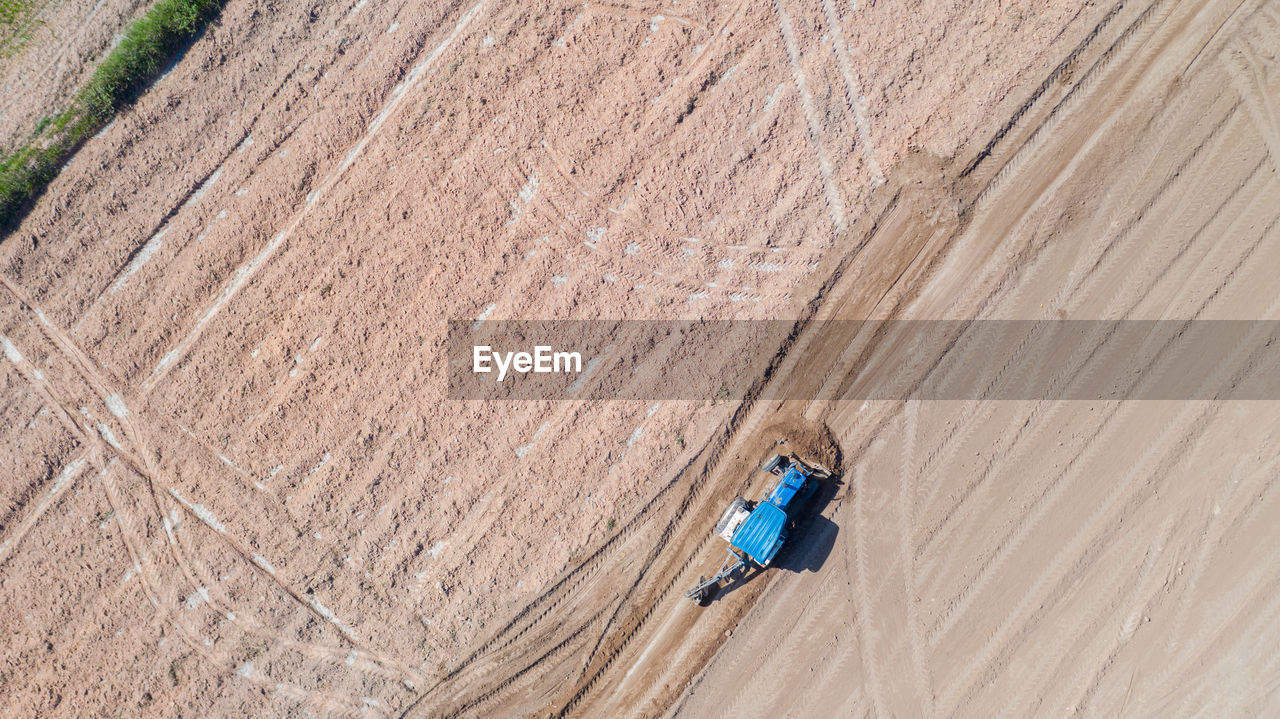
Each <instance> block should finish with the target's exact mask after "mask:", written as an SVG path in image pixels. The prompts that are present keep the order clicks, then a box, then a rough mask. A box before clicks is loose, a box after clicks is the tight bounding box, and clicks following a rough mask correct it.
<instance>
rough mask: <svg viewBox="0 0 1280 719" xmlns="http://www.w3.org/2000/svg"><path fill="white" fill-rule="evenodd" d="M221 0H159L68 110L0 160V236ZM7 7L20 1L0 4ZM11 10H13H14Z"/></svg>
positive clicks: (4, 0)
mask: <svg viewBox="0 0 1280 719" xmlns="http://www.w3.org/2000/svg"><path fill="white" fill-rule="evenodd" d="M224 2H225V0H159V1H158V2H157V3H156V4H155V5H154V6H153V7H152V8H151V9H150V10H149V11H147V13H146V14H145V15H143V16H142V17H140V18H138V19H137V20H135V21H134V22H133V24H131V25H130V26H129V27H128V28H127V29H126V30H125V32H124V37H123V38H122V39H121V41H120V44H119V45H117V46H116V48H115V49H114V50H112V51H111V53H110V54H109V55H107V58H106V59H105V60H103V62H102V64H101V65H100V66H99V67H98V69H97V70H96V71H95V72H94V73H93V76H92V77H91V78H89V81H88V82H87V83H85V85H84V87H82V88H80V90H79V91H78V92H77V93H76V94H75V97H74V98H72V100H71V106H70V107H69V108H67V109H66V110H64V111H63V112H61V113H58V114H57V115H54V116H52V117H48V118H45V119H43V120H41V121H40V124H39V125H38V126H37V128H36V131H35V132H34V133H33V135H32V138H31V141H30V142H29V143H27V144H26V145H24V146H22V147H19V148H17V149H16V150H14V151H13V152H10V153H9V154H7V155H4V156H0V232H3V231H7V230H10V229H12V228H13V227H14V226H15V225H17V223H18V220H19V219H20V218H21V216H22V215H23V214H24V213H25V212H26V210H27V209H28V208H29V207H30V205H31V203H32V202H33V201H34V200H35V199H36V198H37V197H39V196H40V193H42V192H44V188H45V187H46V186H47V185H48V184H49V182H50V181H51V180H53V178H54V177H55V176H56V175H57V174H58V170H59V169H60V168H61V167H62V164H63V163H64V162H66V160H67V158H69V157H70V156H71V154H72V153H74V152H75V151H76V149H77V148H79V147H80V145H81V144H82V143H83V142H84V141H85V140H87V139H88V138H90V137H91V136H93V134H94V133H96V132H98V130H101V129H102V128H103V126H105V125H106V124H107V123H108V122H110V121H111V118H113V117H114V116H115V114H116V112H117V111H118V110H119V109H120V108H122V107H124V106H125V105H126V104H128V103H130V102H132V101H133V100H135V99H137V97H138V95H139V94H140V93H141V92H142V90H143V89H145V88H146V86H147V85H148V84H149V83H150V82H151V81H152V80H154V79H155V78H156V77H157V76H158V75H159V74H160V72H161V71H162V70H163V69H164V67H165V65H166V64H167V63H169V62H170V61H172V60H173V58H174V57H175V56H176V55H177V54H178V53H179V52H180V51H181V50H182V49H183V48H184V47H185V46H186V44H187V43H188V42H190V41H191V40H192V39H193V38H194V37H195V36H196V35H197V34H198V33H199V32H200V30H201V29H202V28H203V27H204V25H205V23H207V22H208V21H209V20H210V19H211V18H213V16H214V15H216V14H217V13H218V10H219V9H221V7H222V4H223V3H224ZM0 3H4V4H3V5H0V7H3V8H4V10H0V17H6V16H7V15H4V13H8V12H9V9H8V8H9V6H10V5H14V6H20V5H23V0H0ZM15 12H16V11H15Z"/></svg>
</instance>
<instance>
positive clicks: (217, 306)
mask: <svg viewBox="0 0 1280 719" xmlns="http://www.w3.org/2000/svg"><path fill="white" fill-rule="evenodd" d="M484 2H485V0H481V1H480V2H479V3H477V4H475V5H473V6H471V8H470V9H469V10H467V11H466V12H464V13H463V14H462V16H461V17H460V18H459V20H458V22H457V24H456V25H454V27H453V29H452V30H451V31H450V32H449V34H448V35H446V36H445V38H444V40H443V41H442V42H441V43H440V44H439V45H437V46H436V47H435V48H434V49H433V50H431V51H430V52H429V53H427V55H426V57H424V58H422V59H421V60H419V61H418V62H417V64H415V65H414V66H413V67H412V68H411V69H410V70H409V72H408V74H407V75H406V77H405V79H404V80H403V81H402V82H401V83H400V84H399V85H397V86H396V87H395V88H394V89H393V90H392V91H391V93H390V96H389V98H388V99H387V102H386V103H385V104H384V105H383V107H382V109H381V110H380V111H379V112H378V113H377V114H376V115H375V116H374V117H373V119H372V120H370V122H369V124H368V125H367V126H366V128H365V131H364V133H363V134H362V135H361V136H360V139H359V140H358V141H357V142H356V144H355V146H353V147H352V148H351V150H350V151H348V152H347V154H346V156H345V157H344V158H343V159H342V162H340V163H339V164H338V166H337V167H336V168H335V169H334V170H332V171H331V172H330V173H329V174H328V175H327V176H326V177H325V178H324V179H323V180H321V181H320V183H319V184H318V185H317V186H316V188H315V189H314V190H313V191H312V192H311V194H310V195H309V196H308V198H307V200H306V201H305V202H304V203H303V206H302V207H301V208H300V209H299V210H298V211H297V212H295V213H294V215H293V218H292V219H291V220H290V221H289V223H288V224H287V225H285V228H284V229H283V230H281V231H280V232H279V233H277V234H276V236H275V237H273V238H272V239H271V241H270V242H268V243H267V244H266V245H265V246H264V247H263V248H262V250H260V251H259V252H258V254H257V255H255V256H254V257H253V258H252V259H251V260H249V261H248V262H246V263H245V264H243V265H241V266H240V267H239V268H238V269H237V270H236V272H235V274H233V275H232V277H231V280H230V281H228V282H227V284H226V285H224V286H223V289H222V291H221V292H220V293H219V294H218V295H217V296H216V297H215V298H214V301H213V302H212V303H211V304H210V305H209V306H208V307H207V308H206V309H205V311H204V312H203V313H202V314H201V315H200V316H199V317H198V318H197V320H196V322H195V324H194V325H193V326H192V327H191V329H190V331H189V332H188V333H187V335H186V336H185V337H184V338H183V339H182V340H181V341H180V342H179V343H178V344H177V345H176V346H174V347H173V348H172V349H170V350H169V351H168V352H166V353H165V354H164V355H163V356H162V357H161V358H160V361H159V362H158V363H157V364H156V366H155V368H154V369H152V371H151V374H150V376H149V377H147V379H145V380H143V382H142V386H141V391H142V393H143V394H144V395H145V394H147V393H149V392H150V391H151V390H152V389H154V388H155V387H156V385H157V384H158V383H159V382H160V381H161V380H163V379H164V377H165V375H166V374H168V372H169V370H170V369H171V368H172V367H173V366H174V365H175V364H177V363H178V362H180V361H181V360H182V359H183V358H184V357H186V355H187V353H188V352H189V351H190V349H191V346H192V345H193V344H194V343H195V342H196V341H197V340H199V339H200V336H201V334H202V333H203V332H204V328H205V326H206V325H208V324H209V321H210V320H212V319H213V318H214V316H215V315H217V314H218V312H219V311H220V310H221V309H222V308H223V306H225V305H226V304H227V302H229V301H230V300H231V299H232V298H233V297H234V296H235V295H236V294H237V293H238V292H239V291H240V289H241V288H243V287H244V286H245V284H247V283H248V282H249V281H250V280H251V279H252V278H253V276H254V274H256V273H257V271H258V268H259V267H260V266H261V265H262V264H263V263H265V262H267V261H269V260H270V259H271V257H272V256H273V255H274V254H275V252H276V250H277V249H279V248H280V246H281V245H282V244H283V243H284V241H285V240H286V239H288V238H289V237H290V236H291V235H292V234H293V233H294V231H296V230H297V229H298V227H300V226H301V225H302V222H303V221H304V220H305V219H306V218H307V216H308V215H309V214H310V212H311V210H312V208H314V207H315V206H316V205H317V204H318V203H319V202H320V201H321V200H322V199H324V197H325V195H327V194H328V193H329V191H330V190H332V189H333V187H334V186H335V185H336V184H337V183H338V182H339V181H340V180H341V179H342V177H343V176H344V175H345V174H346V171H347V169H348V168H349V167H351V164H352V163H354V162H355V161H356V159H357V158H359V157H360V155H361V154H362V153H363V152H364V149H365V147H366V146H367V145H368V144H369V141H370V140H371V139H373V138H374V137H375V136H377V135H378V133H379V131H380V130H381V129H382V125H383V123H384V122H385V121H386V119H387V118H388V117H389V116H391V115H392V114H393V113H394V112H395V111H396V110H397V109H399V107H400V104H401V103H402V102H403V100H404V98H405V96H406V95H408V94H409V91H411V90H413V89H415V88H416V87H417V85H418V83H419V81H420V80H421V79H422V76H423V74H424V73H425V72H426V70H427V69H428V68H429V67H430V66H431V65H433V64H434V63H435V61H436V60H437V59H439V58H440V56H441V55H443V54H444V53H445V51H447V50H448V49H449V47H450V46H451V45H452V44H453V42H454V41H455V40H456V39H457V37H458V36H459V35H461V34H462V32H463V30H465V29H466V27H467V26H468V25H469V24H470V22H471V20H472V19H474V18H475V17H476V15H477V14H479V13H480V11H481V10H482V9H483V7H484Z"/></svg>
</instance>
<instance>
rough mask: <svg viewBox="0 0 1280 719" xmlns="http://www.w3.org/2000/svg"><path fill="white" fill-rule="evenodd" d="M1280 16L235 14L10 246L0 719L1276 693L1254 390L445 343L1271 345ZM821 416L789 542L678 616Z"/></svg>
mask: <svg viewBox="0 0 1280 719" xmlns="http://www.w3.org/2000/svg"><path fill="white" fill-rule="evenodd" d="M70 16H71V15H70V14H69V15H68V17H70ZM77 17H79V15H77ZM65 22H67V23H68V24H69V25H68V26H72V25H74V22H75V21H74V20H70V19H68V20H65ZM1277 32H1280V30H1277V15H1276V10H1275V7H1274V5H1272V4H1268V3H1257V2H1254V3H1245V4H1243V5H1240V6H1238V7H1237V6H1234V5H1228V4H1225V3H1218V2H1209V3H1182V4H1175V3H1173V2H1172V0H1165V1H1164V2H1157V3H1155V4H1150V5H1136V6H1131V5H1124V6H1120V5H1116V6H1110V5H1084V6H1068V5H1067V4H1065V3H1062V4H1056V3H1055V4H1045V5H1040V6H1034V7H1033V6H1010V5H1008V4H1002V5H997V4H992V3H988V4H982V5H976V6H966V7H963V8H956V7H952V6H951V5H950V4H946V3H922V4H920V5H918V6H916V7H912V8H903V7H899V6H895V5H894V4H892V3H878V4H874V5H871V6H869V7H863V6H862V5H861V4H859V5H858V6H856V7H855V6H853V5H851V4H844V3H835V2H833V1H832V0H826V1H824V2H794V1H788V2H778V3H773V4H769V5H757V4H751V3H738V4H736V5H734V4H723V5H719V4H705V5H698V4H686V3H680V4H679V5H676V4H674V3H667V4H661V5H659V4H653V5H648V6H609V5H598V4H590V3H588V4H572V5H570V4H565V5H558V6H554V7H541V6H538V7H528V8H524V7H519V6H512V5H503V4H496V3H495V4H489V3H485V2H480V3H478V4H471V3H462V4H402V5H394V4H373V3H370V4H366V3H364V2H359V3H344V4H340V5H334V6H314V7H310V8H303V7H301V6H284V5H281V6H261V5H257V4H250V3H242V2H234V1H233V2H232V3H230V4H229V5H228V6H227V9H226V11H225V12H224V14H223V16H222V18H221V20H220V22H219V23H218V24H217V25H216V26H214V27H212V28H211V29H210V30H209V32H207V33H206V34H205V35H204V36H203V37H201V38H200V39H199V40H198V41H197V42H196V43H195V44H194V45H193V46H192V48H191V49H190V50H189V51H188V52H187V53H186V55H185V56H184V57H183V59H182V60H181V61H180V62H179V63H177V64H176V65H175V66H174V67H173V68H172V70H170V71H169V72H168V73H167V74H166V75H165V76H164V78H162V79H161V80H160V81H159V82H158V83H157V84H156V86H155V87H154V88H153V89H152V90H150V91H149V92H148V93H147V94H146V95H144V96H143V98H142V99H141V100H140V101H139V102H138V104H137V106H136V107H135V108H133V109H131V110H129V111H128V112H126V113H125V114H124V115H123V116H122V117H121V118H120V119H119V120H117V121H116V122H115V123H114V124H113V125H111V126H110V127H109V128H108V129H107V130H105V131H104V132H103V133H101V134H100V135H99V136H98V137H97V138H95V139H94V140H92V141H91V142H89V143H88V144H87V145H86V146H85V147H84V148H83V149H82V150H81V151H80V152H79V153H78V154H77V155H76V157H75V158H74V159H73V160H72V161H71V163H70V164H69V165H68V166H67V168H66V169H65V170H64V171H63V172H62V174H61V175H60V176H59V177H58V179H57V180H56V181H55V182H54V184H53V185H52V186H51V188H50V191H49V192H48V194H47V195H46V196H45V197H44V198H43V199H42V200H41V201H40V203H39V204H38V205H37V206H36V207H35V209H34V211H33V212H32V214H31V215H30V216H29V217H28V218H27V220H26V221H25V222H24V223H23V225H22V226H21V227H20V228H19V230H18V231H17V232H15V233H14V234H13V235H12V236H10V237H9V238H7V239H6V240H5V241H4V243H3V244H0V280H3V281H2V282H0V337H3V348H2V349H3V351H4V357H5V360H4V361H3V362H0V372H3V385H2V386H3V390H0V402H2V403H3V404H0V414H3V416H4V418H5V423H4V427H5V429H4V432H3V434H2V435H0V446H2V447H3V450H2V451H0V471H3V472H5V473H6V476H13V477H14V478H15V479H14V480H13V481H10V482H6V483H4V485H3V487H2V488H0V491H3V492H4V493H5V495H4V496H5V501H4V503H3V504H0V509H3V510H4V514H3V515H0V517H2V518H0V533H2V535H0V626H2V627H3V628H4V637H5V640H4V644H3V645H0V646H3V653H2V655H0V656H3V663H2V664H0V685H2V686H3V687H4V692H3V697H4V703H5V709H6V710H7V711H8V712H10V713H14V714H32V713H41V714H47V715H59V716H84V715H95V714H100V715H116V714H121V713H123V714H130V715H135V714H140V715H156V716H169V715H172V714H174V713H175V712H174V707H175V706H176V707H180V708H181V710H182V711H184V712H185V713H190V714H193V715H232V714H234V715H243V714H249V715H257V714H281V713H292V714H297V715H322V716H323V715H333V716H356V715H390V716H398V715H405V714H407V715H412V716H446V715H454V714H462V715H478V716H493V715H533V714H537V715H545V714H548V713H550V714H552V715H556V714H576V715H583V716H604V715H626V714H635V715H661V714H666V713H674V714H681V715H684V716H696V717H702V716H714V715H720V714H724V715H730V714H732V715H743V714H747V715H752V714H754V715H759V716H774V715H778V714H784V713H790V714H792V715H811V716H831V715H834V714H840V715H861V714H866V713H873V714H876V715H880V716H898V715H903V716H911V715H937V716H948V715H968V716H985V715H990V714H992V713H999V712H1006V713H1009V714H1014V715H1036V714H1050V713H1052V714H1061V713H1067V712H1071V711H1077V712H1079V713H1083V714H1103V715H1110V714H1116V713H1128V714H1133V715H1142V716H1146V715H1161V716H1167V715H1170V714H1176V713H1178V712H1182V713H1186V714H1195V713H1197V712H1203V711H1210V712H1211V713H1215V714H1216V713H1224V712H1219V711H1218V709H1224V711H1225V713H1228V714H1249V713H1251V712H1252V713H1254V714H1267V713H1270V712H1269V711H1268V709H1270V710H1274V709H1275V703H1276V701H1277V697H1276V696H1275V695H1274V692H1273V690H1274V689H1275V688H1276V682H1275V676H1276V669H1277V667H1276V666H1275V663H1276V660H1277V655H1276V653H1275V651H1274V647H1275V646H1276V637H1275V636H1274V629H1273V625H1274V624H1275V622H1274V619H1275V611H1276V608H1277V607H1276V605H1275V602H1274V600H1273V599H1272V597H1273V596H1274V594H1275V592H1274V589H1275V585H1276V582H1277V580H1278V579H1280V570H1277V567H1280V564H1278V563H1277V562H1276V561H1275V559H1274V558H1273V557H1271V556H1270V554H1269V553H1268V552H1269V551H1270V550H1268V549H1266V548H1268V547H1273V546H1275V544H1276V539H1277V537H1276V536H1275V535H1276V530H1275V527H1276V526H1280V525H1278V523H1277V522H1275V521H1274V520H1275V516H1276V515H1275V509H1274V507H1271V501H1272V500H1273V499H1274V498H1273V497H1272V496H1271V494H1270V493H1269V489H1270V488H1271V486H1272V484H1273V483H1272V479H1273V478H1274V476H1275V474H1276V468H1275V464H1274V463H1273V462H1271V458H1270V457H1269V456H1268V453H1267V452H1266V451H1265V448H1267V447H1270V446H1273V443H1272V439H1273V435H1275V433H1276V432H1277V431H1280V427H1278V426H1277V425H1276V421H1275V419H1274V407H1273V406H1272V405H1271V404H1269V403H1261V402H1258V403H1208V402H1203V403H1192V402H1173V403H1132V402H1128V403H1126V402H1111V403H1066V402H1058V403H1054V402H981V401H973V402H956V403H940V402H930V403H888V402H881V403H865V404H864V403H860V402H853V403H849V402H832V403H807V404H806V403H788V404H785V405H777V404H772V403H766V402H754V401H748V402H743V403H738V402H732V403H730V402H657V403H592V402H571V403H537V402H529V403H518V404H492V403H484V402H478V401H473V402H450V401H447V400H446V399H445V386H444V369H445V368H444V367H443V363H442V360H441V357H442V348H443V346H444V331H445V327H446V322H447V320H449V319H458V318H462V319H466V318H475V319H477V320H479V319H501V318H507V317H518V318H559V317H573V318H596V317H606V318H618V317H627V318H643V317H670V316H680V317H711V318H723V317H744V318H773V317H787V318H790V317H800V318H801V321H800V323H799V326H800V327H801V328H802V330H803V328H804V327H806V326H809V325H808V322H809V321H810V320H813V319H823V318H828V317H837V318H847V317H918V318H940V317H945V318H951V317H992V318H1041V317H1050V318H1053V317H1073V318H1092V317H1104V318H1119V317H1133V318H1159V317H1169V318H1187V317H1207V318H1236V317H1269V318H1270V317H1274V316H1275V314H1276V308H1275V306H1274V291H1273V290H1272V288H1271V283H1270V282H1269V280H1270V279H1271V278H1270V268H1272V267H1274V266H1275V261H1276V257H1275V255H1276V252H1277V251H1278V250H1280V248H1278V247H1277V246H1276V242H1275V228H1274V222H1275V219H1276V218H1275V217H1274V214H1273V209H1274V207H1276V206H1277V202H1276V199H1277V198H1276V195H1277V192H1280V186H1278V185H1277V182H1276V157H1280V153H1277V150H1280V130H1278V129H1277V128H1280V116H1277V115H1276V112H1275V107H1276V103H1277V96H1278V95H1280V77H1277V75H1278V74H1280V71H1278V70H1277V69H1276V58H1275V51H1274V42H1271V40H1273V39H1274V37H1276V35H1277ZM1269 39H1270V40H1269ZM22 62H26V61H25V60H23V61H22ZM6 67H7V68H8V67H10V66H6ZM8 72H9V73H10V75H11V76H14V75H13V74H14V73H15V72H17V73H19V75H21V73H24V72H29V71H27V70H21V69H18V70H12V69H9V70H8ZM23 102H29V103H30V106H29V107H28V106H26V105H23V104H22V103H23ZM47 102H49V100H48V98H38V97H34V96H33V97H32V98H30V99H29V100H24V101H21V102H19V103H17V105H16V109H15V110H14V112H17V113H19V115H20V116H24V117H25V116H28V115H30V116H38V114H39V112H41V110H39V109H38V107H40V106H41V103H47ZM23 113H25V114H23ZM19 115H15V116H19ZM4 124H5V126H6V130H5V131H6V132H9V131H10V128H11V123H10V120H9V119H8V117H6V118H5V119H4ZM939 158H943V159H939ZM814 298H820V301H816V302H811V301H810V300H813V299H814ZM860 341H861V340H860V339H859V338H857V337H813V336H810V335H808V334H805V333H804V332H803V331H802V332H801V334H800V337H799V338H798V339H797V341H796V346H795V347H793V348H791V349H790V351H788V352H786V353H783V355H782V356H781V357H780V359H779V360H778V361H779V362H780V363H781V365H780V368H779V372H778V375H777V376H778V380H777V381H790V382H802V383H812V384H813V385H814V386H818V387H826V386H842V385H843V384H846V383H848V382H850V381H852V378H853V377H855V376H856V372H855V371H854V370H855V368H854V366H853V364H852V360H851V359H850V358H851V356H852V355H851V354H850V353H849V351H848V348H849V347H858V346H859V345H858V343H859V342H860ZM1015 346H1016V345H1015ZM749 349H750V348H726V352H735V351H737V352H746V351H749ZM866 351H867V352H870V353H871V355H870V356H871V357H872V360H874V347H871V348H867V350H866ZM940 359H941V360H942V363H941V364H940V365H939V366H940V370H939V371H945V367H946V364H945V356H941V357H940ZM1010 359H1011V360H1012V361H1018V360H1019V359H1020V358H1018V357H1016V356H1014V357H1011V358H1010ZM872 365H873V366H874V362H872ZM1248 370H1249V359H1248V358H1247V357H1246V358H1241V359H1240V362H1239V363H1238V365H1232V366H1229V367H1224V368H1223V371H1224V372H1248ZM880 371H883V372H892V371H893V368H884V369H881V370H880ZM1061 381H1062V382H1072V381H1077V378H1075V377H1063V378H1062V379H1061ZM823 426H825V427H829V428H830V431H831V433H832V435H833V436H834V437H835V439H836V440H837V442H838V445H839V447H838V449H839V450H840V454H841V455H842V456H843V462H842V480H841V484H839V485H838V486H837V485H832V487H830V491H829V492H828V493H827V495H826V496H825V508H824V509H823V514H822V517H823V518H822V519H821V520H814V522H813V523H812V524H811V525H810V526H809V530H808V531H807V533H806V534H805V535H803V536H802V538H801V541H800V542H798V543H797V544H796V545H795V547H794V548H793V549H791V550H789V551H790V552H791V555H790V558H789V559H787V560H786V562H784V566H783V567H782V568H780V569H777V570H772V571H770V572H769V573H766V574H765V575H763V576H759V577H756V578H755V579H753V580H752V581H750V582H747V583H746V584H745V585H743V586H742V587H741V588H739V589H736V590H734V591H732V592H730V593H727V594H725V595H724V596H722V597H721V598H720V599H719V601H717V602H715V603H714V604H713V605H712V606H711V607H708V608H706V609H701V610H700V609H698V608H697V607H695V606H693V605H692V604H690V603H688V602H685V601H684V600H683V599H682V598H681V597H680V595H681V593H682V591H683V588H684V587H685V586H686V585H688V584H691V583H692V581H693V580H694V579H696V577H697V575H699V574H705V573H708V572H709V571H711V570H713V569H714V565H715V564H716V563H717V561H718V555H719V554H720V552H721V551H722V550H721V549H720V548H719V547H718V546H717V545H715V544H714V543H713V542H712V541H710V540H709V539H708V537H707V533H708V530H709V527H710V524H711V523H712V522H713V521H714V517H715V516H716V515H718V513H719V511H720V508H721V507H722V505H723V503H724V502H725V501H726V500H727V499H728V498H730V497H732V496H733V495H734V494H735V493H737V492H741V491H744V490H745V491H753V490H754V491H759V490H760V486H758V485H759V483H760V482H761V481H762V480H761V479H760V478H759V476H758V473H754V474H753V473H752V472H751V471H750V470H751V469H752V468H753V467H754V466H755V465H756V464H757V463H758V462H759V461H760V459H761V458H762V456H763V455H764V454H766V453H767V450H768V448H769V447H770V446H771V445H772V442H773V441H774V439H775V438H776V436H777V435H778V434H780V433H786V434H789V435H794V436H800V437H805V436H811V435H812V436H817V435H814V432H815V431H816V430H814V429H813V428H815V427H823ZM819 434H820V433H819ZM819 449H820V448H815V449H814V451H818V450H819ZM825 451H835V450H834V448H830V447H828V448H825ZM749 482H755V483H756V485H753V486H751V487H748V486H747V485H748V483H749Z"/></svg>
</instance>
